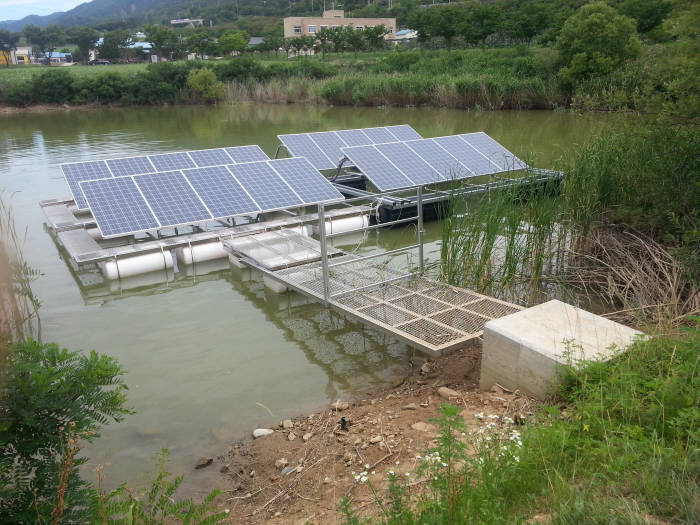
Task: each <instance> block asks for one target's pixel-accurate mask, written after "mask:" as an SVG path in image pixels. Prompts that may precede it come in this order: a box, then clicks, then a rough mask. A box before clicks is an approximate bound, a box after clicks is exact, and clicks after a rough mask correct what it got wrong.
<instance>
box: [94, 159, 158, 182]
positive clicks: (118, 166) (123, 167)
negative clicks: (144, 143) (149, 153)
mask: <svg viewBox="0 0 700 525" xmlns="http://www.w3.org/2000/svg"><path fill="white" fill-rule="evenodd" d="M105 162H107V166H109V169H110V170H111V171H112V174H113V175H114V176H115V177H124V176H126V175H140V174H142V173H153V172H155V171H157V170H156V169H155V168H154V167H153V165H152V164H151V162H150V161H149V160H148V157H130V158H126V159H110V160H107V161H105Z"/></svg>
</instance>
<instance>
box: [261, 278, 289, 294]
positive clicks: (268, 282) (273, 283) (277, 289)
mask: <svg viewBox="0 0 700 525" xmlns="http://www.w3.org/2000/svg"><path fill="white" fill-rule="evenodd" d="M263 283H265V288H267V289H268V290H270V291H271V292H273V293H284V292H286V291H287V287H286V286H285V285H284V284H282V283H280V282H279V281H277V280H275V279H273V278H272V277H268V276H267V275H263Z"/></svg>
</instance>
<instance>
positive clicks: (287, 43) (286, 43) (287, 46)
mask: <svg viewBox="0 0 700 525" xmlns="http://www.w3.org/2000/svg"><path fill="white" fill-rule="evenodd" d="M295 40H296V38H285V39H284V40H283V41H282V49H284V51H285V53H287V58H289V52H290V51H291V50H292V49H293V48H294V41H295Z"/></svg>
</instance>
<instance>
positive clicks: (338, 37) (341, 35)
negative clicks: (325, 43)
mask: <svg viewBox="0 0 700 525" xmlns="http://www.w3.org/2000/svg"><path fill="white" fill-rule="evenodd" d="M331 31H332V32H333V34H332V35H331V43H332V44H333V51H334V52H336V53H342V52H343V50H344V49H345V47H346V44H347V42H346V40H345V31H344V30H343V28H342V27H336V28H333V29H331Z"/></svg>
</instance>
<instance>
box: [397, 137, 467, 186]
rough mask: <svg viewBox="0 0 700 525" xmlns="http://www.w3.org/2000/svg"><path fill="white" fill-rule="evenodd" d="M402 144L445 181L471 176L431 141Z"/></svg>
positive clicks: (424, 140) (414, 141)
mask: <svg viewBox="0 0 700 525" xmlns="http://www.w3.org/2000/svg"><path fill="white" fill-rule="evenodd" d="M404 144H406V145H407V146H408V147H409V148H411V149H412V150H413V151H415V152H416V153H417V154H418V155H420V156H421V158H422V159H423V160H425V161H426V162H427V163H428V164H430V165H431V166H432V167H433V168H435V169H436V170H437V171H438V173H439V174H440V176H442V177H443V178H444V179H446V180H453V179H461V178H464V177H470V176H472V175H473V173H472V172H471V171H469V170H468V169H467V168H466V167H465V166H464V165H463V164H461V163H460V162H459V161H458V160H457V159H456V158H454V157H453V156H452V155H450V154H449V153H447V151H445V150H444V149H443V148H441V147H440V146H439V145H438V144H437V143H436V142H434V141H433V139H420V140H411V141H408V142H404Z"/></svg>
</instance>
